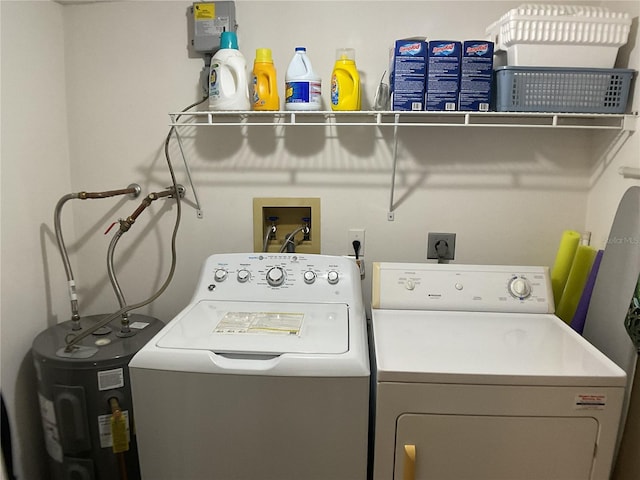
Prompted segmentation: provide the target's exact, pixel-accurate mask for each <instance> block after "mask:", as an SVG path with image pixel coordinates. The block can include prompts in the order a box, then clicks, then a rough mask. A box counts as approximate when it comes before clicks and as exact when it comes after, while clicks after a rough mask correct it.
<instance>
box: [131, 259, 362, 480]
mask: <svg viewBox="0 0 640 480" xmlns="http://www.w3.org/2000/svg"><path fill="white" fill-rule="evenodd" d="M129 369H130V375H131V383H132V393H133V403H134V407H135V409H136V431H137V436H138V447H139V456H140V466H141V471H142V478H143V479H145V480H162V479H166V480H176V479H181V480H205V479H207V480H213V479H221V480H233V479H246V480H249V479H250V480H256V479H260V480H271V479H272V480H286V479H296V480H299V479H305V480H313V479H318V480H328V479H331V480H358V479H362V480H364V479H366V475H367V447H368V446H367V443H368V421H369V379H370V372H369V351H368V345H367V330H366V316H365V310H364V306H363V300H362V291H361V279H360V273H359V270H358V268H357V266H356V264H355V262H353V260H350V259H347V258H343V257H332V256H325V255H297V254H267V253H265V254H253V253H251V254H223V255H213V256H211V257H209V258H208V259H207V260H206V262H205V264H204V266H203V268H202V272H201V276H200V279H199V282H198V285H197V288H196V292H195V294H194V296H193V298H192V300H191V302H190V303H189V305H187V306H186V308H184V309H183V310H182V311H181V312H180V313H179V314H178V315H177V316H176V317H175V318H174V319H173V320H172V321H171V322H169V323H168V324H167V326H166V327H165V328H164V329H163V330H162V331H160V332H159V333H158V335H156V336H155V337H154V338H153V339H151V341H150V342H149V343H148V344H146V345H145V346H144V347H143V348H142V349H141V350H140V351H139V352H138V353H137V354H136V355H135V356H134V358H133V359H132V360H131V363H130V364H129Z"/></svg>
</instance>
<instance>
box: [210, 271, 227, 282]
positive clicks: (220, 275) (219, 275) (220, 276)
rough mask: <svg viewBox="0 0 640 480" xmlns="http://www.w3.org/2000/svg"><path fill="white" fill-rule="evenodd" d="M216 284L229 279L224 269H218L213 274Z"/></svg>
mask: <svg viewBox="0 0 640 480" xmlns="http://www.w3.org/2000/svg"><path fill="white" fill-rule="evenodd" d="M213 278H214V280H215V281H216V282H224V281H225V280H226V279H227V271H226V270H225V269H224V268H218V269H217V270H216V271H215V273H214V274H213Z"/></svg>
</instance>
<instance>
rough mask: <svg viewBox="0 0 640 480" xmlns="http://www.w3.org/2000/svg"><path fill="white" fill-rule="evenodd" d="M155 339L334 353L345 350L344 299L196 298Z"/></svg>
mask: <svg viewBox="0 0 640 480" xmlns="http://www.w3.org/2000/svg"><path fill="white" fill-rule="evenodd" d="M166 330H167V332H166V334H165V335H163V336H161V337H160V338H159V340H158V342H157V343H156V345H157V346H158V347H160V348H167V349H168V348H177V349H188V350H209V351H212V352H215V353H237V354H256V355H258V354H265V355H281V354H284V353H298V354H322V353H328V354H339V353H345V352H347V351H348V350H349V309H348V307H347V305H345V304H328V303H321V304H317V303H316V304H314V303H279V302H274V303H264V302H255V303H254V302H225V301H206V300H203V301H200V302H198V303H196V304H194V305H193V306H192V307H191V308H187V309H185V311H183V312H182V313H181V314H180V315H179V316H178V317H176V319H175V321H173V322H171V324H170V325H168V326H167V328H166Z"/></svg>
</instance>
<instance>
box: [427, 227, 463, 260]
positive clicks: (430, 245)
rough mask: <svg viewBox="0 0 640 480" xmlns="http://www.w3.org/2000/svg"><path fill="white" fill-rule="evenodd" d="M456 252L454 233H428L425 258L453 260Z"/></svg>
mask: <svg viewBox="0 0 640 480" xmlns="http://www.w3.org/2000/svg"><path fill="white" fill-rule="evenodd" d="M455 253H456V234H455V233H431V232H430V233H429V234H428V236H427V260H453V259H454V258H455Z"/></svg>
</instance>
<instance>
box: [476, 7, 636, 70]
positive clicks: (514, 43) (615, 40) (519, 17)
mask: <svg viewBox="0 0 640 480" xmlns="http://www.w3.org/2000/svg"><path fill="white" fill-rule="evenodd" d="M630 27H631V18H630V17H629V14H628V13H620V12H613V11H611V10H609V9H608V8H606V7H588V6H577V5H549V4H524V5H521V6H519V7H518V8H514V9H512V10H510V11H509V12H507V13H506V14H504V15H503V16H502V17H501V18H500V19H499V20H498V21H496V22H494V23H493V24H491V25H490V26H489V27H488V28H487V30H486V32H487V34H488V35H489V37H490V39H491V40H492V41H493V42H494V43H495V45H496V50H498V51H505V52H506V54H507V64H508V65H510V66H547V67H588V68H613V67H614V65H615V61H616V56H617V55H618V49H619V48H620V47H621V46H622V45H624V44H625V43H627V39H628V37H629V29H630Z"/></svg>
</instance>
